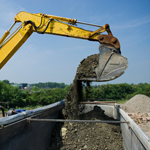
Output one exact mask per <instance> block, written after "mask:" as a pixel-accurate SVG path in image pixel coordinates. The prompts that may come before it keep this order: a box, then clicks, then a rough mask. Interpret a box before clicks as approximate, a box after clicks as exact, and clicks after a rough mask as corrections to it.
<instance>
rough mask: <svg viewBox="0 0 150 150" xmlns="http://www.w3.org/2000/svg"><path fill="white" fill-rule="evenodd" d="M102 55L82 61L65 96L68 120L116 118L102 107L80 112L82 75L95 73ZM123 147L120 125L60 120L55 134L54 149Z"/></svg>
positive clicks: (75, 149)
mask: <svg viewBox="0 0 150 150" xmlns="http://www.w3.org/2000/svg"><path fill="white" fill-rule="evenodd" d="M98 59H99V54H96V55H92V56H89V57H87V58H86V59H84V60H83V61H81V63H80V65H79V67H78V68H77V73H76V76H75V79H74V81H73V85H72V86H71V87H70V90H69V92H68V94H67V96H66V98H65V108H64V109H63V117H64V119H70V120H113V119H112V118H109V117H107V116H105V115H104V112H102V111H101V110H93V111H91V112H89V113H86V114H83V115H79V114H78V111H79V108H78V104H79V102H80V101H81V100H82V81H81V80H78V79H81V78H82V77H87V76H93V77H95V75H96V74H95V72H94V71H93V69H94V68H95V67H96V65H97V64H98ZM56 149H57V150H59V149H60V150H83V149H87V150H92V149H94V150H99V149H111V150H121V149H123V145H122V136H121V131H120V126H119V125H116V124H115V125H113V124H106V123H68V122H65V123H57V124H56V127H55V129H54V132H53V134H52V141H51V147H50V150H56Z"/></svg>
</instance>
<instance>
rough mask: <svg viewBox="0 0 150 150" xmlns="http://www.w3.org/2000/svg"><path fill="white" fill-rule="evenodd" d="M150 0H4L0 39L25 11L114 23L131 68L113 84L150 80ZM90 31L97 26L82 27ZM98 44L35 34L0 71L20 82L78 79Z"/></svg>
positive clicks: (0, 3)
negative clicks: (18, 14)
mask: <svg viewBox="0 0 150 150" xmlns="http://www.w3.org/2000/svg"><path fill="white" fill-rule="evenodd" d="M149 8H150V1H149V0H143V1H141V0H132V1H131V0H130V1H129V0H126V1H120V0H116V1H112V0H105V1H102V0H55V1H54V0H42V1H41V0H38V1H37V0H30V1H29V0H26V1H21V0H15V1H12V0H0V22H1V23H0V37H2V35H3V34H4V32H5V30H8V29H9V28H10V26H11V25H12V24H13V22H14V17H15V15H16V14H17V13H18V12H20V11H27V12H30V13H44V14H50V15H56V16H62V17H67V18H74V19H77V20H78V21H82V22H88V23H92V24H97V25H105V24H106V23H108V24H109V25H110V28H111V31H112V33H113V35H114V36H116V37H117V38H118V39H119V41H120V44H121V51H122V55H123V56H124V57H126V58H127V59H128V63H129V64H128V65H129V66H128V69H127V70H126V72H125V73H124V74H123V75H122V76H121V77H119V78H117V79H115V80H113V81H109V82H102V83H100V84H107V83H110V84H111V83H129V84H130V83H134V84H138V83H145V82H147V83H150V46H149V43H150V9H149ZM78 27H82V28H85V29H88V30H96V29H97V28H94V27H87V26H79V25H78ZM98 47H99V43H98V42H91V41H86V40H81V39H74V38H67V37H60V36H55V35H39V34H37V33H33V34H32V35H31V37H30V38H29V39H28V40H27V41H26V42H25V43H24V45H23V46H22V47H21V48H20V49H19V50H18V51H17V52H16V54H15V55H14V56H13V57H12V58H11V59H10V60H9V62H8V63H7V64H6V65H5V66H4V67H3V68H2V69H1V70H0V80H4V79H8V80H9V81H10V82H15V83H23V82H26V83H37V82H64V83H65V84H70V83H72V81H73V79H74V77H75V73H76V69H77V67H78V65H79V63H80V61H81V60H82V59H84V58H86V57H87V56H89V55H92V54H97V53H98V52H99V51H98Z"/></svg>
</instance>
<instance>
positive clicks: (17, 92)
mask: <svg viewBox="0 0 150 150" xmlns="http://www.w3.org/2000/svg"><path fill="white" fill-rule="evenodd" d="M58 85H59V83H58ZM69 87H70V85H65V87H64V88H58V87H56V88H49V89H47V88H45V89H44V88H42V89H41V88H39V87H36V86H35V87H34V88H33V89H32V90H21V89H20V88H19V87H17V86H11V85H10V84H9V83H6V82H3V81H0V102H8V101H9V106H10V107H13V108H18V107H28V106H30V108H35V106H44V105H48V104H52V103H54V102H57V101H60V100H63V99H64V98H65V97H66V94H67V93H68V91H69ZM89 91H90V92H89V93H90V94H89V95H88V98H90V99H96V100H105V99H107V100H108V99H113V100H114V101H118V102H119V103H123V102H125V101H126V100H129V99H130V98H131V97H133V96H134V95H136V94H144V95H147V96H149V97H150V84H147V83H139V84H127V83H122V84H106V85H101V86H91V87H90V89H89ZM85 93H86V92H85V89H84V90H83V95H84V96H83V98H85V97H86V94H85Z"/></svg>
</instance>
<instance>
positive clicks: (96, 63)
mask: <svg viewBox="0 0 150 150" xmlns="http://www.w3.org/2000/svg"><path fill="white" fill-rule="evenodd" d="M99 52H100V53H99V54H97V55H92V56H89V57H87V58H86V59H84V60H83V61H81V64H80V65H79V67H78V69H77V75H78V79H79V80H83V81H90V82H92V81H95V82H103V81H110V80H113V79H116V78H118V77H119V76H121V75H122V74H123V73H124V72H125V70H126V69H127V67H128V62H127V58H125V57H123V56H122V55H121V54H120V53H119V52H118V51H117V50H116V49H112V48H109V47H107V46H105V45H101V46H100V48H99ZM87 64H88V65H87ZM86 65H87V66H86Z"/></svg>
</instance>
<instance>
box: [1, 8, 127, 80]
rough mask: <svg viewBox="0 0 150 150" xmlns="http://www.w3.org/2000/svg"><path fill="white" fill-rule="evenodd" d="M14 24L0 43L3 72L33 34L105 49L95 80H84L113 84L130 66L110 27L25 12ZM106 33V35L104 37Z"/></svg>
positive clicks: (100, 50) (19, 14) (17, 17)
mask: <svg viewBox="0 0 150 150" xmlns="http://www.w3.org/2000/svg"><path fill="white" fill-rule="evenodd" d="M14 21H15V22H14V24H13V25H12V26H11V28H10V29H9V30H8V31H6V32H5V34H4V35H3V36H2V38H1V39H0V69H1V68H2V67H3V66H4V65H5V64H6V63H7V62H8V60H9V59H10V58H11V57H12V56H13V55H14V53H15V52H16V51H17V50H18V49H19V48H20V47H21V46H22V44H23V43H24V42H25V41H26V40H27V39H28V38H29V36H30V35H31V34H32V33H33V32H37V33H39V34H54V35H59V36H66V37H72V38H79V39H85V40H89V41H98V42H99V43H100V44H101V45H102V46H100V48H99V53H100V55H99V61H98V64H97V66H96V67H94V68H93V69H94V71H95V74H96V77H95V76H94V77H93V76H87V77H86V76H85V77H84V78H83V80H89V81H97V82H101V81H109V80H113V79H115V78H117V77H119V76H121V75H122V74H123V73H124V72H125V70H126V68H127V66H128V62H127V59H126V58H125V57H123V56H122V55H121V51H120V43H119V41H118V39H117V38H116V37H114V36H113V34H112V32H111V30H110V28H109V25H108V24H106V25H104V26H99V25H93V24H89V23H84V22H79V21H77V20H76V19H70V18H64V17H58V16H53V15H47V14H42V13H38V14H32V13H28V12H24V11H22V12H19V13H18V14H17V15H16V16H15V18H14ZM18 22H21V25H19V26H18V27H17V28H16V29H15V31H13V32H12V33H11V34H10V31H11V30H12V28H13V27H14V26H15V24H16V23H18ZM78 24H84V25H87V26H95V27H98V29H97V30H95V31H89V30H85V29H82V28H79V27H77V25H78ZM103 32H106V33H107V34H102V33H103ZM81 80H82V79H81Z"/></svg>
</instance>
